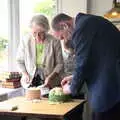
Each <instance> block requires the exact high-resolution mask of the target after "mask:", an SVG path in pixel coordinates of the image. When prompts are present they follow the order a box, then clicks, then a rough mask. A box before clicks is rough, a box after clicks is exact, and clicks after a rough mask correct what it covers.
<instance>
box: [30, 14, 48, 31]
mask: <svg viewBox="0 0 120 120" xmlns="http://www.w3.org/2000/svg"><path fill="white" fill-rule="evenodd" d="M33 22H34V23H35V24H37V25H40V26H41V25H42V26H43V28H44V29H45V31H46V32H48V31H49V29H50V26H49V21H48V18H47V17H46V16H45V15H44V14H40V13H36V14H35V15H33V17H32V19H31V20H30V27H32V23H33Z"/></svg>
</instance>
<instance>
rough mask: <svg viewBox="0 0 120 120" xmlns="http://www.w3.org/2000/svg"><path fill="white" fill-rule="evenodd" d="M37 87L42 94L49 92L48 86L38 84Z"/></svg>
mask: <svg viewBox="0 0 120 120" xmlns="http://www.w3.org/2000/svg"><path fill="white" fill-rule="evenodd" d="M37 88H40V91H41V95H42V96H44V95H47V94H49V91H50V89H49V88H48V87H44V85H40V86H38V87H37Z"/></svg>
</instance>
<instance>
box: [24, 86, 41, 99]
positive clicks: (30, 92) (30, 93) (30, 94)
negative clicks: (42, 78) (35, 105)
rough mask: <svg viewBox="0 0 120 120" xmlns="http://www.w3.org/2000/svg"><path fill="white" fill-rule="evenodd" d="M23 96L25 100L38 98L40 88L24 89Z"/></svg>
mask: <svg viewBox="0 0 120 120" xmlns="http://www.w3.org/2000/svg"><path fill="white" fill-rule="evenodd" d="M25 97H26V99H27V100H35V99H40V97H41V92H40V89H39V88H37V87H30V88H28V89H26V93H25Z"/></svg>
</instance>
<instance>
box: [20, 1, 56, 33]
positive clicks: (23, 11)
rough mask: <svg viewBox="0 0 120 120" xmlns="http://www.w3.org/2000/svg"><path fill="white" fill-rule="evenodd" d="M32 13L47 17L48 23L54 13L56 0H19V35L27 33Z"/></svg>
mask: <svg viewBox="0 0 120 120" xmlns="http://www.w3.org/2000/svg"><path fill="white" fill-rule="evenodd" d="M34 13H43V14H45V15H47V17H48V19H49V21H50V20H51V17H52V16H53V15H54V14H55V13H56V0H20V29H21V34H22V35H23V33H26V32H27V31H28V25H29V22H30V19H31V17H32V15H33V14H34Z"/></svg>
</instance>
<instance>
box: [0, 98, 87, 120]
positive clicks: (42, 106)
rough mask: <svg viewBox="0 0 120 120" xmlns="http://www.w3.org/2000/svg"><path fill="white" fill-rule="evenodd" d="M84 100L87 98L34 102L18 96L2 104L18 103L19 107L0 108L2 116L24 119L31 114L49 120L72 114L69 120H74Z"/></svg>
mask: <svg viewBox="0 0 120 120" xmlns="http://www.w3.org/2000/svg"><path fill="white" fill-rule="evenodd" d="M84 102H85V100H72V101H70V102H66V103H61V104H50V103H49V102H48V99H41V100H40V101H37V102H34V101H28V100H26V99H25V97H16V98H12V99H9V100H7V101H4V102H1V103H0V104H6V105H17V106H18V109H16V110H14V111H7V110H0V116H16V117H18V116H20V117H21V118H22V120H24V119H25V118H26V117H29V116H32V117H39V118H41V119H47V120H48V119H50V120H63V119H64V118H65V117H66V116H70V119H69V120H74V118H76V116H75V115H76V111H77V110H78V109H80V108H81V106H82V105H83V103H84ZM77 114H78V113H77ZM79 115H80V113H79ZM72 117H73V118H72ZM5 120H6V119H5ZM75 120H76V119H75Z"/></svg>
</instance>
